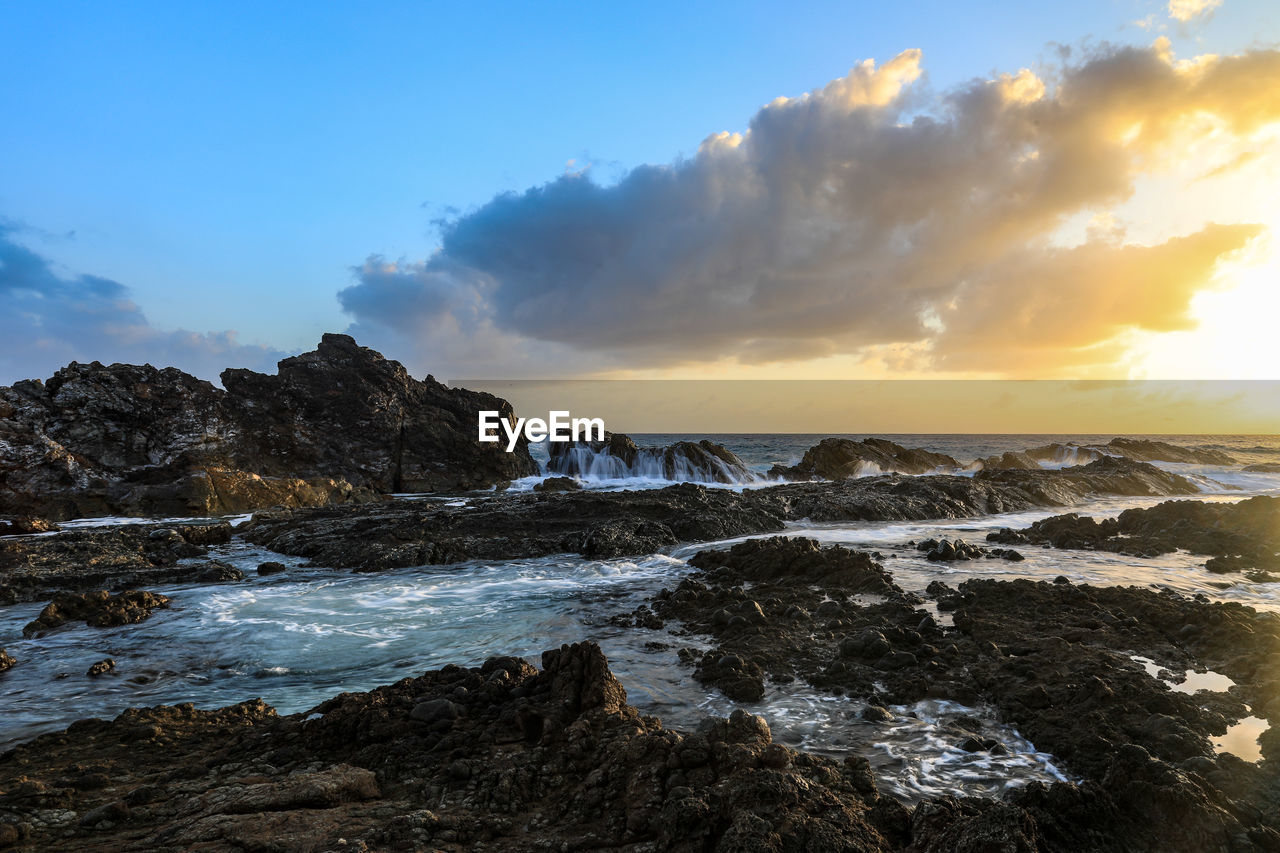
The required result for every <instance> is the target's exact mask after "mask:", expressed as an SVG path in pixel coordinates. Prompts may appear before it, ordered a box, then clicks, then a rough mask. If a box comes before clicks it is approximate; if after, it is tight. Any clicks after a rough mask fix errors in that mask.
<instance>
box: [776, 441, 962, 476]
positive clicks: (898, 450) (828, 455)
mask: <svg viewBox="0 0 1280 853" xmlns="http://www.w3.org/2000/svg"><path fill="white" fill-rule="evenodd" d="M959 467H960V463H959V462H957V461H956V460H955V459H953V458H952V457H950V456H948V455H946V454H945V453H931V452H930V451H928V450H921V449H919V448H907V447H903V446H902V445H901V444H896V443H894V442H892V441H889V440H887V439H883V438H866V439H863V440H862V441H854V440H853V439H849V438H824V439H823V440H822V441H820V442H818V443H817V444H815V445H814V446H813V447H810V448H809V449H808V450H806V451H805V454H804V457H803V458H802V459H801V460H800V462H799V463H797V464H795V465H793V466H791V467H789V468H787V467H783V466H781V465H775V466H774V467H773V468H772V469H771V470H770V471H769V476H770V477H772V478H775V479H783V480H843V479H845V478H848V477H861V476H864V475H865V474H867V473H868V472H872V473H889V472H896V473H899V474H927V473H929V472H931V471H936V470H938V469H943V470H955V469H957V468H959Z"/></svg>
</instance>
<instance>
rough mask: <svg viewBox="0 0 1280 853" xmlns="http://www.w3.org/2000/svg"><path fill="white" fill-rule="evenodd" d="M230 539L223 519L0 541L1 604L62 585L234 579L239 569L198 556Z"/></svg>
mask: <svg viewBox="0 0 1280 853" xmlns="http://www.w3.org/2000/svg"><path fill="white" fill-rule="evenodd" d="M230 540H231V526H230V525H229V524H227V523H226V522H219V523H214V524H179V525H171V524H166V525H141V524H139V525H125V526H120V527H105V528H97V529H83V530H64V531H62V532H60V533H55V534H53V535H51V536H24V537H17V538H12V539H4V540H0V594H3V597H0V603H13V602H15V601H19V600H21V601H31V600H35V599H39V598H44V597H46V596H47V595H49V594H50V593H52V592H54V591H56V590H65V589H74V590H91V589H100V588H103V587H105V588H107V589H113V590H120V589H125V588H129V587H138V586H145V585H151V584H159V583H174V582H184V581H194V580H220V579H221V580H233V579H239V578H241V577H243V575H241V574H240V572H239V570H237V569H235V568H233V567H231V566H227V565H226V564H225V563H218V562H217V561H208V560H205V561H201V560H200V559H198V558H203V557H207V556H208V554H209V546H211V545H220V544H223V543H226V542H229V541H230ZM6 599H7V600H6Z"/></svg>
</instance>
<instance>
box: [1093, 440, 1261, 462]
mask: <svg viewBox="0 0 1280 853" xmlns="http://www.w3.org/2000/svg"><path fill="white" fill-rule="evenodd" d="M1107 447H1109V448H1111V450H1112V451H1113V452H1115V453H1119V454H1120V455H1121V456H1126V457H1128V458H1129V459H1132V460H1134V461H1135V462H1188V463H1192V464H1195V465H1234V464H1236V460H1235V458H1234V457H1232V456H1231V455H1230V454H1227V453H1223V452H1222V451H1221V450H1212V449H1210V448H1204V447H1181V446H1179V445H1177V444H1170V443H1169V442H1167V441H1152V440H1151V439H1146V438H1124V437H1121V438H1113V439H1111V441H1109V442H1107Z"/></svg>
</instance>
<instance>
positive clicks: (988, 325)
mask: <svg viewBox="0 0 1280 853" xmlns="http://www.w3.org/2000/svg"><path fill="white" fill-rule="evenodd" d="M890 6H891V4H863V3H830V4H824V3H809V4H804V5H803V6H798V5H797V4H794V3H789V4H781V3H774V4H769V3H759V4H744V3H735V4H728V3H698V4H674V3H671V4H663V3H646V4H635V5H623V4H602V5H601V6H600V7H587V6H573V5H568V4H553V3H546V4H516V3H511V4H485V3H474V4H425V3H412V4H409V3H406V4H395V3H378V4H347V3H342V4H338V3H333V4H301V3H299V4H287V3H280V4H247V3H246V4H234V3H223V4H194V3H192V4H159V3H127V2H126V3H117V4H89V3H58V2H49V3H41V4H21V5H19V4H7V5H6V6H5V7H4V8H3V11H0V79H3V80H5V85H3V86H0V115H3V116H4V121H3V123H0V335H3V337H4V341H5V342H4V344H3V345H2V346H0V382H10V381H14V380H17V379H21V378H32V377H47V376H49V375H50V374H51V373H52V372H53V371H54V370H56V369H57V367H59V366H60V365H62V364H65V363H67V362H69V361H71V360H79V361H89V360H95V359H97V360H101V361H104V362H110V361H130V362H142V361H149V362H151V363H155V364H174V365H176V366H179V367H181V368H183V369H185V370H188V371H190V372H193V373H196V374H197V375H200V376H203V377H205V378H209V379H216V377H217V374H218V372H219V371H220V370H221V369H222V368H223V367H227V366H245V367H253V368H257V369H266V370H269V369H270V368H271V367H272V365H273V364H274V362H275V361H276V360H277V359H279V358H281V357H283V356H285V355H287V354H289V353H294V352H298V351H301V350H305V349H310V348H312V347H313V346H314V345H315V343H316V341H318V340H319V337H320V334H321V333H322V332H325V331H348V332H350V333H352V334H354V335H355V336H356V337H357V339H358V340H360V342H361V343H365V344H367V345H369V346H373V347H375V348H377V349H379V350H381V351H383V352H385V353H386V354H387V355H388V356H391V357H394V358H397V359H399V360H401V361H403V362H405V363H406V365H408V366H409V367H410V369H411V370H412V371H413V372H414V373H415V375H422V374H425V373H428V372H429V373H433V374H435V375H436V376H438V377H440V378H452V377H488V378H502V377H561V376H606V377H639V378H666V377H675V378H703V377H714V378H780V377H796V376H800V377H807V378H887V377H904V378H921V377H928V378H948V377H959V378H970V377H975V378H976V377H982V378H997V377H1010V378H1122V377H1146V378H1195V379H1199V378H1280V376H1277V374H1278V373H1280V368H1277V365H1280V338H1277V336H1275V334H1274V331H1273V330H1272V326H1273V324H1274V318H1275V316H1276V313H1277V309H1280V296H1278V295H1277V290H1276V288H1277V286H1280V273H1278V272H1277V271H1278V270H1280V260H1278V259H1277V258H1278V256H1277V250H1276V249H1275V248H1274V246H1273V238H1272V230H1273V229H1274V228H1277V227H1280V202H1278V201H1277V199H1278V198H1280V192H1278V191H1277V190H1278V189H1280V84H1278V83H1277V81H1280V55H1278V54H1277V53H1276V46H1277V44H1278V43H1280V13H1278V12H1277V11H1276V9H1275V6H1274V3H1272V2H1265V1H1260V2H1248V0H1224V2H1215V1H1214V0H1173V2H1164V3H1161V2H1143V1H1142V0H1097V2H1084V3H1075V4H1025V3H1010V4H982V5H981V6H974V5H960V4H950V3H909V4H892V8H891V7H890ZM264 7H265V8H264Z"/></svg>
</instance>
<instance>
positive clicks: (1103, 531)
mask: <svg viewBox="0 0 1280 853" xmlns="http://www.w3.org/2000/svg"><path fill="white" fill-rule="evenodd" d="M987 538H988V539H989V540H991V541H993V542H1001V543H1006V544H1019V543H1022V544H1034V545H1051V546H1053V547H1054V548H1076V549H1090V550H1096V551H1112V552H1115V553H1120V554H1134V555H1137V556H1143V557H1156V556H1160V555H1161V554H1170V553H1172V552H1174V551H1177V550H1179V549H1181V550H1184V551H1189V552H1190V553H1192V554H1199V555H1203V556H1209V557H1212V558H1213V559H1211V560H1209V561H1208V563H1207V564H1206V568H1208V569H1209V570H1210V571H1214V572H1238V571H1242V570H1249V569H1254V570H1259V571H1263V572H1266V571H1276V570H1280V498H1273V497H1266V496H1260V497H1254V498H1249V499H1248V500H1244V501H1240V502H1239V503H1231V504H1228V503H1205V502H1203V501H1166V502H1164V503H1161V504H1158V505H1156V506H1153V507H1149V508H1147V509H1127V510H1125V511H1124V512H1122V513H1120V516H1119V517H1118V518H1107V519H1103V520H1102V521H1098V520H1096V519H1094V518H1090V517H1088V516H1080V515H1078V514H1076V513H1070V514H1068V515H1055V516H1053V517H1051V518H1046V519H1042V520H1040V521H1037V522H1035V523H1034V524H1032V525H1031V526H1030V527H1028V528H1026V529H1025V530H1020V531H1014V530H1009V529H1007V528H1006V529H1003V530H1000V531H997V532H995V533H990V534H988V535H987Z"/></svg>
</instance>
